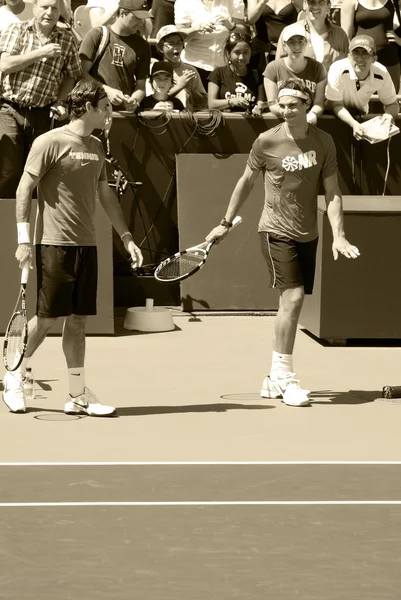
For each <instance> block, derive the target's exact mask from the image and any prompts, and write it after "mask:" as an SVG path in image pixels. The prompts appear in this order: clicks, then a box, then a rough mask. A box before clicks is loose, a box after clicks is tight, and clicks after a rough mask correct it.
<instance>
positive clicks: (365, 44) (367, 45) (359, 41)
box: [349, 35, 376, 54]
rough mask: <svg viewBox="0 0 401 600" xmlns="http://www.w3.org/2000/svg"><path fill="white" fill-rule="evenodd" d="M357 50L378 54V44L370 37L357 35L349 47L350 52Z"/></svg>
mask: <svg viewBox="0 0 401 600" xmlns="http://www.w3.org/2000/svg"><path fill="white" fill-rule="evenodd" d="M355 48H363V49H364V50H366V52H369V54H376V44H375V41H374V39H373V38H371V37H370V35H357V36H355V37H354V38H353V39H352V40H351V42H350V45H349V51H350V52H352V50H355Z"/></svg>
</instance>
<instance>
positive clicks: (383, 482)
mask: <svg viewBox="0 0 401 600" xmlns="http://www.w3.org/2000/svg"><path fill="white" fill-rule="evenodd" d="M273 320H274V319H273V318H272V317H270V316H208V315H202V314H198V315H189V314H185V313H178V312H175V313H174V322H175V325H176V329H175V331H172V332H164V333H155V334H139V333H137V334H136V333H134V332H126V331H125V330H122V329H121V328H120V329H118V331H117V334H116V335H115V336H113V337H97V336H94V337H89V338H88V340H87V382H88V385H89V386H90V387H92V388H93V390H94V391H95V392H96V393H97V394H98V396H99V399H100V400H103V401H104V402H110V403H112V404H114V405H116V406H117V407H118V409H119V410H118V414H119V416H118V417H117V418H112V419H96V418H88V417H84V418H77V417H72V416H67V415H64V413H63V412H62V408H63V405H64V400H65V395H66V391H67V381H66V374H65V368H64V359H63V355H62V352H61V340H60V338H59V337H56V336H55V337H50V338H48V339H47V340H46V341H45V343H44V344H43V346H42V347H41V348H40V350H39V351H38V353H37V354H36V355H35V357H34V360H33V363H32V366H33V369H34V372H35V376H36V378H37V384H36V399H35V406H34V407H30V409H29V410H28V411H27V412H26V414H22V415H14V414H10V413H9V412H8V411H7V408H6V407H5V406H4V405H2V406H1V408H0V419H1V430H2V437H1V441H0V462H1V465H0V488H1V490H0V522H1V526H0V532H1V533H0V536H1V544H0V547H1V555H2V569H1V573H0V594H1V597H2V598H5V599H7V600H8V599H13V600H14V599H17V598H18V599H21V598H24V599H25V598H41V599H50V598H51V599H54V598H59V599H61V600H64V599H67V598H68V599H70V598H72V597H73V598H76V599H79V600H81V599H82V600H84V599H85V600H86V599H92V598H93V599H95V598H96V599H101V600H103V599H106V598H107V599H109V598H110V599H111V598H113V599H114V598H118V599H119V600H131V599H137V598H138V599H142V598H151V599H152V600H153V599H155V600H159V599H160V600H161V599H163V600H164V599H166V600H170V599H177V600H184V599H185V600H203V599H205V598H212V599H219V600H220V599H224V600H225V599H228V598H241V599H242V598H245V599H252V600H254V599H256V600H259V598H260V599H262V598H263V599H265V598H272V599H274V600H276V599H278V600H290V599H293V598H302V599H308V600H309V599H313V600H314V599H318V598H319V599H322V598H324V599H325V600H342V599H344V600H345V599H347V600H348V599H349V598H353V599H358V600H359V599H360V600H362V599H363V600H370V599H373V598H374V599H375V600H376V599H378V598H380V600H395V599H397V598H398V596H399V590H400V588H401V534H400V531H401V483H400V482H401V478H400V472H401V445H400V443H399V440H400V421H401V405H400V404H398V403H396V402H378V401H376V399H377V398H378V397H379V396H380V392H381V388H382V386H383V385H388V384H392V385H393V384H394V385H396V384H400V383H401V373H400V369H399V365H400V359H401V348H400V347H398V346H397V345H396V343H394V342H393V343H392V344H391V345H388V346H387V345H386V344H385V343H381V344H380V345H379V343H377V344H373V343H367V342H365V343H364V344H363V345H358V344H353V345H352V346H347V347H330V346H326V345H324V344H322V343H320V342H318V341H317V340H315V339H313V338H312V337H311V336H309V335H308V334H307V333H306V332H304V331H303V330H300V331H299V333H298V337H297V341H296V349H295V367H296V370H297V372H298V373H299V374H300V375H301V377H302V385H303V386H304V387H307V388H309V389H311V395H310V396H311V399H312V403H311V406H310V407H305V408H293V407H288V406H286V405H284V404H283V403H281V402H278V401H271V400H262V399H261V398H260V397H259V394H258V391H259V386H260V383H261V381H262V379H263V376H264V374H265V372H266V371H267V369H268V366H269V362H270V352H271V343H270V340H271V334H272V327H273Z"/></svg>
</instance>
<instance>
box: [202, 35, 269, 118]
mask: <svg viewBox="0 0 401 600" xmlns="http://www.w3.org/2000/svg"><path fill="white" fill-rule="evenodd" d="M251 41H252V40H251V36H250V35H248V34H246V33H235V32H234V33H230V35H229V36H228V38H227V41H226V43H225V46H224V56H225V59H226V63H227V64H226V65H225V66H224V67H216V68H215V69H214V70H213V71H212V73H211V74H210V75H209V86H208V104H209V108H217V109H219V110H229V111H231V112H254V113H256V114H260V113H261V112H262V110H263V109H264V107H265V105H266V103H265V100H266V97H265V93H264V88H263V78H262V76H261V74H260V73H259V72H258V71H257V70H256V69H252V68H251V67H250V66H249V61H250V59H251Z"/></svg>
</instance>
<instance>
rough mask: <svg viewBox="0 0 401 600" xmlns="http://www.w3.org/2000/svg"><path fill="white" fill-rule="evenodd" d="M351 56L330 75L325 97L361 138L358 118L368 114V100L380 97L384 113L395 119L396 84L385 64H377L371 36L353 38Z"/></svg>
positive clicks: (333, 66)
mask: <svg viewBox="0 0 401 600" xmlns="http://www.w3.org/2000/svg"><path fill="white" fill-rule="evenodd" d="M349 50H350V51H349V56H348V57H347V58H344V59H343V60H339V61H337V62H336V63H334V64H333V65H332V66H331V67H330V69H329V73H328V85H327V91H326V96H327V100H328V102H329V106H330V108H332V110H333V112H334V114H335V115H336V116H337V117H338V118H339V119H341V121H344V123H347V125H349V126H350V127H352V129H353V131H354V133H356V134H357V135H359V136H360V135H362V130H361V124H360V123H359V122H358V121H357V120H356V119H355V118H354V117H355V116H356V115H358V114H359V115H360V114H366V113H368V112H369V100H370V98H371V96H372V95H373V94H377V95H378V96H379V99H380V101H381V102H382V103H383V106H384V112H385V114H389V115H391V117H396V116H397V114H398V108H399V107H398V102H397V96H396V93H395V88H394V84H393V82H392V80H391V77H390V75H389V73H388V71H387V69H386V67H384V66H383V65H381V64H380V63H378V62H376V59H377V55H376V45H375V42H374V40H373V38H371V37H370V36H367V35H361V36H357V37H354V38H353V40H352V41H351V43H350V47H349Z"/></svg>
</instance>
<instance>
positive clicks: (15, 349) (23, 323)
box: [3, 262, 29, 371]
mask: <svg viewBox="0 0 401 600" xmlns="http://www.w3.org/2000/svg"><path fill="white" fill-rule="evenodd" d="M28 275H29V262H27V263H25V264H24V266H23V268H22V272H21V288H20V292H19V295H18V300H17V304H16V305H15V308H14V314H13V316H12V317H11V319H10V322H9V324H8V325H7V331H6V334H5V337H4V346H3V360H4V366H5V368H6V369H7V371H15V370H16V369H18V367H19V366H20V364H21V362H22V359H23V358H24V354H25V349H26V344H27V342H28V319H27V317H26V302H25V295H26V284H27V281H28Z"/></svg>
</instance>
